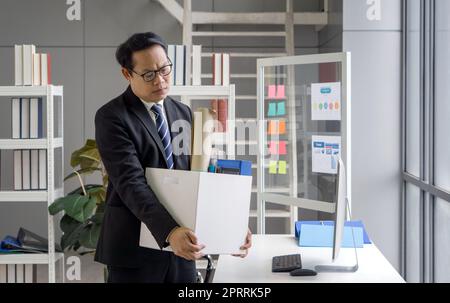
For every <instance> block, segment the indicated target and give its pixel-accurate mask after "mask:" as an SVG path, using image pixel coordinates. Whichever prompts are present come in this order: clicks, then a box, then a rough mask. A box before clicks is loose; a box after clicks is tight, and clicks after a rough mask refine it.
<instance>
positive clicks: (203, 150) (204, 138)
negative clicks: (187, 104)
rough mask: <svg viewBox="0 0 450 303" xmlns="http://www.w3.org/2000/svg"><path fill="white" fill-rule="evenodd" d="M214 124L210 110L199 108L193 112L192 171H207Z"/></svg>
mask: <svg viewBox="0 0 450 303" xmlns="http://www.w3.org/2000/svg"><path fill="white" fill-rule="evenodd" d="M213 132H214V123H213V116H212V112H211V109H209V108H205V107H200V108H197V109H196V110H195V111H194V121H193V127H192V142H191V144H192V146H191V151H192V156H191V170H192V171H203V172H206V171H208V166H209V161H210V158H211V154H212V144H213V142H212V136H211V134H212V133H213Z"/></svg>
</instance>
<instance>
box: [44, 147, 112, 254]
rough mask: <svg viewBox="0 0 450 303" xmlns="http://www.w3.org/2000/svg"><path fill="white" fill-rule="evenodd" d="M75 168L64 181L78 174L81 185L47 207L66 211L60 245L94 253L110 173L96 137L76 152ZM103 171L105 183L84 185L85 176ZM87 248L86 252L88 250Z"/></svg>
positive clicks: (103, 181)
mask: <svg viewBox="0 0 450 303" xmlns="http://www.w3.org/2000/svg"><path fill="white" fill-rule="evenodd" d="M70 165H71V166H72V168H73V169H74V171H73V172H72V173H71V174H69V175H68V176H67V177H66V178H64V181H66V180H68V179H71V178H75V177H77V178H78V180H79V182H80V187H78V188H77V189H75V190H74V191H72V192H70V193H69V194H67V195H66V196H65V197H62V198H59V199H56V200H55V201H54V202H53V203H52V204H51V205H50V206H49V208H48V210H49V212H50V214H51V215H56V214H57V213H59V212H62V211H64V215H63V216H62V218H61V221H60V227H61V230H62V231H63V233H64V234H63V236H62V238H61V248H62V249H63V250H65V249H69V250H71V249H72V250H74V251H77V252H79V250H80V249H81V248H84V251H83V252H81V254H84V253H90V252H93V249H95V248H96V246H97V241H98V237H99V235H100V229H101V224H102V221H103V214H104V210H105V198H106V186H107V184H108V175H107V174H106V171H105V169H104V167H103V164H102V161H101V159H100V154H99V152H98V149H97V144H96V142H95V140H87V141H86V144H85V145H84V146H83V147H82V148H80V149H78V150H76V151H74V152H73V153H72V157H71V160H70ZM96 172H98V173H100V174H101V179H102V182H101V183H102V184H89V185H84V184H83V180H82V176H85V175H91V174H93V173H96ZM86 250H87V251H86Z"/></svg>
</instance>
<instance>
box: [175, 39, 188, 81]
mask: <svg viewBox="0 0 450 303" xmlns="http://www.w3.org/2000/svg"><path fill="white" fill-rule="evenodd" d="M175 61H176V64H175V85H180V86H181V85H186V46H185V45H176V48H175Z"/></svg>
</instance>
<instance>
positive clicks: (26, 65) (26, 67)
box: [23, 45, 36, 85]
mask: <svg viewBox="0 0 450 303" xmlns="http://www.w3.org/2000/svg"><path fill="white" fill-rule="evenodd" d="M35 53H36V46H34V45H23V85H33V59H34V58H33V57H34V54H35Z"/></svg>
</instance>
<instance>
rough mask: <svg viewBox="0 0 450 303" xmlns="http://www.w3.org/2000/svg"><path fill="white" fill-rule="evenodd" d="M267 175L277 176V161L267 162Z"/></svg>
mask: <svg viewBox="0 0 450 303" xmlns="http://www.w3.org/2000/svg"><path fill="white" fill-rule="evenodd" d="M269 174H271V175H276V174H277V161H270V162H269Z"/></svg>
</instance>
